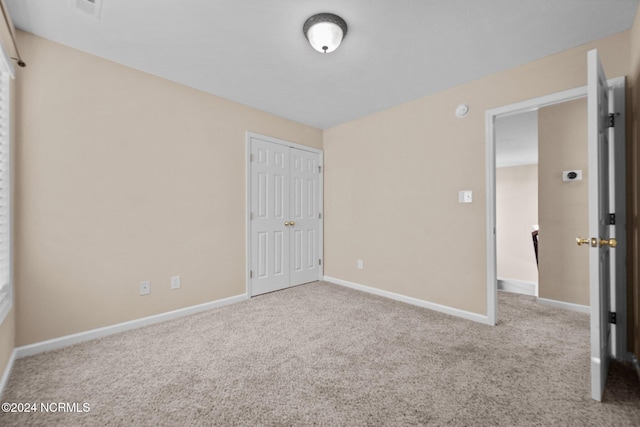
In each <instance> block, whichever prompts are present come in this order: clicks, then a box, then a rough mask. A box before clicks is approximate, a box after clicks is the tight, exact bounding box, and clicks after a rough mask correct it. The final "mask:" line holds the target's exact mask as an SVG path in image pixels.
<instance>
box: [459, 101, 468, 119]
mask: <svg viewBox="0 0 640 427" xmlns="http://www.w3.org/2000/svg"><path fill="white" fill-rule="evenodd" d="M467 114H469V106H468V105H467V104H460V105H458V106H457V107H456V116H458V117H464V116H466V115H467Z"/></svg>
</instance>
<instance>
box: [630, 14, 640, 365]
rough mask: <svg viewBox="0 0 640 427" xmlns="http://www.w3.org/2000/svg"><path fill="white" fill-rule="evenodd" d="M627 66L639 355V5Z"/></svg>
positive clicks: (633, 344) (633, 299)
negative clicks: (629, 60)
mask: <svg viewBox="0 0 640 427" xmlns="http://www.w3.org/2000/svg"><path fill="white" fill-rule="evenodd" d="M630 58H631V67H630V73H629V91H628V95H629V98H628V100H627V117H628V119H627V130H628V135H627V142H628V144H627V170H628V172H627V177H628V180H627V192H628V194H629V197H628V199H627V230H628V254H627V262H628V264H627V266H628V277H629V288H628V290H629V293H628V302H629V323H628V326H629V330H628V332H629V348H630V350H631V351H633V352H634V353H635V355H636V357H638V358H640V226H639V222H638V216H639V215H640V173H639V166H640V150H639V149H638V145H639V144H640V9H638V13H637V14H636V18H635V21H634V23H633V27H632V29H631V47H630Z"/></svg>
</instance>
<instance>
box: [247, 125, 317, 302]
mask: <svg viewBox="0 0 640 427" xmlns="http://www.w3.org/2000/svg"><path fill="white" fill-rule="evenodd" d="M251 138H257V139H261V140H263V141H267V142H271V143H274V144H279V145H284V146H286V147H291V148H296V149H298V150H302V151H308V152H311V153H316V154H317V155H318V162H319V166H320V179H319V187H318V189H319V192H320V194H319V197H320V200H319V201H318V210H319V212H320V213H321V214H322V216H321V218H320V227H319V234H320V237H319V239H318V244H319V245H320V248H319V249H318V253H319V255H320V259H321V260H322V264H320V266H319V267H320V268H319V269H318V280H322V277H323V275H324V151H323V150H321V149H318V148H313V147H309V146H307V145H302V144H296V143H295V142H291V141H286V140H284V139H278V138H273V137H271V136H265V135H261V134H259V133H255V132H249V131H247V133H246V143H245V162H246V163H245V164H246V169H245V171H246V174H245V182H246V185H245V206H246V209H245V259H246V274H245V283H246V292H247V295H252V293H253V292H252V290H251V277H249V272H250V271H251Z"/></svg>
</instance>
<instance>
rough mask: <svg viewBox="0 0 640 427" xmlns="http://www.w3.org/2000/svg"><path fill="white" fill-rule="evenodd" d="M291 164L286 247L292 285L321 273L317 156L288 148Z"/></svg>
mask: <svg viewBox="0 0 640 427" xmlns="http://www.w3.org/2000/svg"><path fill="white" fill-rule="evenodd" d="M290 165H291V166H290V170H291V180H290V181H291V196H290V200H291V210H290V212H291V213H290V215H289V218H290V219H291V221H290V224H291V225H290V226H289V239H290V244H289V246H290V248H291V259H290V266H291V267H290V268H291V285H292V286H293V285H300V284H302V283H308V282H313V281H314V280H318V277H319V275H320V262H321V261H320V254H319V250H320V244H319V238H320V216H319V214H320V211H319V201H320V197H319V191H320V156H319V155H318V154H317V153H312V152H309V151H304V150H298V149H295V148H291V149H290Z"/></svg>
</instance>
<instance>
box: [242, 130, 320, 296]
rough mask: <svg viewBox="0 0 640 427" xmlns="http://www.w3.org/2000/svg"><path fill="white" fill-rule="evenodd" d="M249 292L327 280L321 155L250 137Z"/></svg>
mask: <svg viewBox="0 0 640 427" xmlns="http://www.w3.org/2000/svg"><path fill="white" fill-rule="evenodd" d="M248 143H249V153H250V156H249V175H250V177H249V179H250V181H249V221H248V222H249V227H248V229H249V230H248V234H249V236H250V237H249V246H250V249H249V251H248V254H249V261H248V264H249V293H250V295H260V294H264V293H266V292H272V291H277V290H279V289H284V288H288V287H290V286H295V285H300V284H303V283H308V282H313V281H315V280H319V279H320V278H321V275H322V250H321V248H322V212H321V207H322V152H321V151H319V150H315V149H312V148H306V147H303V146H300V145H297V144H293V143H288V142H286V141H280V140H276V139H274V138H267V137H263V136H259V135H254V134H249V135H248Z"/></svg>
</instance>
